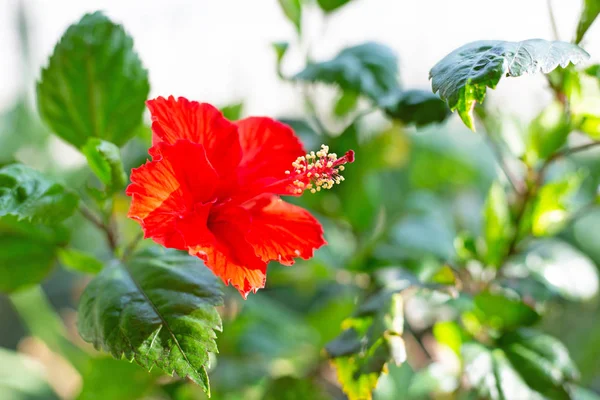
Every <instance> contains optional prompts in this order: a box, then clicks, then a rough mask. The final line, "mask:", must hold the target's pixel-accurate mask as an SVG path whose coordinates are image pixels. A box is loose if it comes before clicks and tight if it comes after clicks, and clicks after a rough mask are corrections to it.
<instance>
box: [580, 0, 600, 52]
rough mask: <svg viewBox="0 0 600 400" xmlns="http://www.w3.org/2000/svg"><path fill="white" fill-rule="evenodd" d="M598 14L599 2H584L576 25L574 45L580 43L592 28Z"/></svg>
mask: <svg viewBox="0 0 600 400" xmlns="http://www.w3.org/2000/svg"><path fill="white" fill-rule="evenodd" d="M598 14H600V0H584V2H583V10H582V11H581V16H580V17H579V24H578V25H577V34H576V35H575V43H579V42H581V39H583V36H584V35H585V33H586V32H587V30H588V29H589V28H590V26H592V24H593V23H594V20H595V19H596V18H597V17H598Z"/></svg>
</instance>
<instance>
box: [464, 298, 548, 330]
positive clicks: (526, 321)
mask: <svg viewBox="0 0 600 400" xmlns="http://www.w3.org/2000/svg"><path fill="white" fill-rule="evenodd" d="M474 302H475V307H476V308H475V314H476V315H477V317H478V319H479V320H480V321H482V322H483V323H484V324H486V325H488V326H490V327H492V328H494V329H499V330H513V329H516V328H518V327H520V326H527V325H531V324H533V323H535V322H537V321H538V319H539V314H538V313H537V312H536V311H535V310H534V309H533V308H531V307H530V306H528V305H526V304H525V303H523V302H522V301H521V300H519V299H516V298H512V297H510V298H509V297H507V296H505V295H503V294H500V293H491V292H487V291H486V292H482V293H479V294H478V295H476V296H475V297H474Z"/></svg>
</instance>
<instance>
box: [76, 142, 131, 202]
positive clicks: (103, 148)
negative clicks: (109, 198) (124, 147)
mask: <svg viewBox="0 0 600 400" xmlns="http://www.w3.org/2000/svg"><path fill="white" fill-rule="evenodd" d="M81 151H82V153H83V154H84V155H85V157H86V158H87V160H88V164H89V166H90V169H91V170H92V171H93V172H94V174H96V176H97V177H98V179H100V182H102V183H103V184H104V185H105V186H106V195H111V194H113V193H116V192H118V191H120V190H122V189H123V188H125V185H126V184H127V175H126V174H125V170H124V169H123V162H122V161H121V153H120V152H119V148H118V147H117V146H115V145H114V144H112V143H110V142H107V141H105V140H101V139H98V138H90V139H89V140H88V141H87V143H86V144H85V145H84V146H83V147H82V148H81Z"/></svg>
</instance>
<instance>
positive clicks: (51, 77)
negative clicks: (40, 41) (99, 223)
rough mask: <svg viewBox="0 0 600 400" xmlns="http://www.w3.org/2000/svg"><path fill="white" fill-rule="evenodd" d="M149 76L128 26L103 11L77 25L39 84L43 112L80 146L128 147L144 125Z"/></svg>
mask: <svg viewBox="0 0 600 400" xmlns="http://www.w3.org/2000/svg"><path fill="white" fill-rule="evenodd" d="M149 90H150V85H149V83H148V73H147V71H146V70H145V69H144V68H143V66H142V63H141V61H140V59H139V58H138V55H137V54H136V53H135V51H134V50H133V40H132V39H131V37H130V36H128V35H127V33H125V30H124V29H123V27H122V26H120V25H117V24H115V23H113V22H112V21H110V20H109V19H108V18H107V17H106V16H104V15H103V14H102V13H100V12H95V13H93V14H87V15H85V16H84V17H83V18H82V19H81V21H79V22H78V23H77V24H74V25H71V26H70V27H69V29H67V31H66V32H65V34H64V35H63V37H62V38H61V39H60V42H58V44H57V45H56V47H55V48H54V52H53V54H52V56H51V57H50V60H49V62H48V66H47V67H46V68H44V69H43V70H42V74H41V80H40V81H39V82H38V85H37V96H38V99H37V100H38V108H39V111H40V114H41V116H42V118H43V119H44V121H45V122H46V123H47V124H48V125H49V126H50V128H51V129H52V131H53V132H54V133H56V134H57V135H58V136H60V137H61V138H63V139H64V140H66V141H67V142H69V143H71V144H72V145H74V146H76V147H81V146H83V145H84V144H85V143H86V142H87V140H88V139H89V138H90V137H97V138H101V139H104V140H107V141H109V142H112V143H115V144H116V145H119V146H121V145H123V144H125V142H127V141H128V140H129V139H130V138H131V137H132V136H133V135H134V134H135V133H136V128H137V127H138V126H139V125H140V124H141V122H142V113H143V111H144V101H145V100H146V98H147V96H148V92H149Z"/></svg>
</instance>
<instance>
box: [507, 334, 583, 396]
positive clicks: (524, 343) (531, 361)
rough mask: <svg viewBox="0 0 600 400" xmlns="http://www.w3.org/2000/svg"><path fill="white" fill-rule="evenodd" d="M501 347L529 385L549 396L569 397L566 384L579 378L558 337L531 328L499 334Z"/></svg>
mask: <svg viewBox="0 0 600 400" xmlns="http://www.w3.org/2000/svg"><path fill="white" fill-rule="evenodd" d="M500 346H501V348H502V350H503V352H504V354H505V355H506V357H507V359H508V360H509V361H510V363H511V365H512V367H513V368H514V369H515V370H516V371H517V372H518V373H519V375H520V376H521V377H522V378H523V380H524V381H525V382H526V383H527V385H528V386H529V387H531V388H532V389H534V390H536V391H537V392H540V393H542V394H543V395H544V396H546V397H547V398H549V399H565V400H566V399H570V398H571V396H570V395H569V393H568V392H567V386H566V384H567V383H569V382H573V381H574V380H576V379H577V378H578V375H579V373H578V371H577V367H576V366H575V364H574V363H573V361H572V360H571V358H570V356H569V352H568V351H567V349H566V347H565V346H564V345H563V344H562V343H561V342H560V341H558V340H557V339H555V338H553V337H551V336H548V335H545V334H542V333H541V332H537V331H533V330H525V329H523V330H519V331H516V332H513V333H510V334H508V335H505V336H504V337H502V339H501V341H500Z"/></svg>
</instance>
